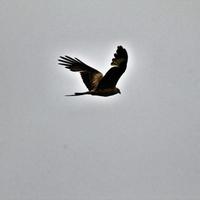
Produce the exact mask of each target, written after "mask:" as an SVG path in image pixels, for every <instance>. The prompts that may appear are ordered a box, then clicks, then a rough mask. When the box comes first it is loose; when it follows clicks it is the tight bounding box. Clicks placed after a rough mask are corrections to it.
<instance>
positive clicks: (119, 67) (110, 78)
mask: <svg viewBox="0 0 200 200" xmlns="http://www.w3.org/2000/svg"><path fill="white" fill-rule="evenodd" d="M127 61H128V54H127V51H126V49H124V48H123V47H122V46H118V47H117V51H116V53H115V54H114V58H113V59H112V62H111V65H114V67H112V68H110V70H109V71H108V72H107V73H106V74H105V76H104V77H103V78H102V79H101V81H100V83H99V85H98V88H99V89H105V88H114V87H115V86H116V84H117V82H118V80H119V78H120V77H121V75H122V74H123V73H124V72H125V70H126V66H127Z"/></svg>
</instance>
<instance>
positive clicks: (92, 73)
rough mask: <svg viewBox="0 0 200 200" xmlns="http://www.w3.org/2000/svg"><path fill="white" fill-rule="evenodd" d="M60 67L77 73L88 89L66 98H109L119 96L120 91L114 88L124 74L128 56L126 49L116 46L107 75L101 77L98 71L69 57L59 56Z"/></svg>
mask: <svg viewBox="0 0 200 200" xmlns="http://www.w3.org/2000/svg"><path fill="white" fill-rule="evenodd" d="M58 61H59V63H58V64H60V65H64V66H65V68H67V69H69V70H71V71H72V72H79V73H80V75H81V78H82V80H83V82H84V84H85V85H86V87H87V88H88V91H86V92H76V93H74V94H72V95H66V96H80V95H86V94H87V95H89V94H90V95H97V96H104V97H106V96H111V95H115V94H118V93H119V94H121V92H120V90H119V89H118V88H117V87H116V84H117V82H118V80H119V79H120V77H121V75H122V74H123V73H124V72H125V70H126V66H127V62H128V54H127V51H126V49H124V48H123V47H122V46H118V47H117V50H116V53H115V54H114V58H113V59H112V62H111V66H113V67H111V68H110V69H109V70H108V71H107V73H106V74H105V75H104V76H103V74H102V73H101V72H99V71H98V70H96V69H94V68H92V67H90V66H88V65H86V64H85V63H84V62H82V61H81V60H79V59H78V58H71V57H69V56H60V58H59V59H58Z"/></svg>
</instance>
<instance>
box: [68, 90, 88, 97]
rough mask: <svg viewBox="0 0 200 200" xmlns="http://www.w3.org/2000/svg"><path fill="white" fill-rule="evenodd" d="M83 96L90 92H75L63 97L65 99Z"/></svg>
mask: <svg viewBox="0 0 200 200" xmlns="http://www.w3.org/2000/svg"><path fill="white" fill-rule="evenodd" d="M85 94H90V92H89V91H88V92H76V93H74V94H70V95H65V96H67V97H72V96H81V95H85Z"/></svg>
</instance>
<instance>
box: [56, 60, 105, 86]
mask: <svg viewBox="0 0 200 200" xmlns="http://www.w3.org/2000/svg"><path fill="white" fill-rule="evenodd" d="M58 61H59V63H58V64H60V65H64V66H65V68H67V69H69V70H71V71H73V72H80V74H81V77H82V80H83V82H84V83H85V85H86V87H87V88H88V90H92V89H95V88H96V87H97V85H98V84H99V81H100V80H101V78H102V77H103V75H102V73H101V72H99V71H97V70H96V69H94V68H92V67H90V66H88V65H86V64H85V63H83V62H82V61H80V60H79V59H78V58H71V57H69V56H60V58H59V59H58Z"/></svg>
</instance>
